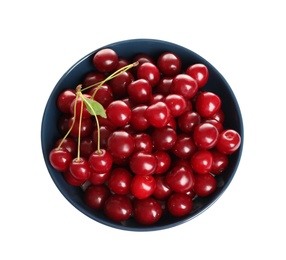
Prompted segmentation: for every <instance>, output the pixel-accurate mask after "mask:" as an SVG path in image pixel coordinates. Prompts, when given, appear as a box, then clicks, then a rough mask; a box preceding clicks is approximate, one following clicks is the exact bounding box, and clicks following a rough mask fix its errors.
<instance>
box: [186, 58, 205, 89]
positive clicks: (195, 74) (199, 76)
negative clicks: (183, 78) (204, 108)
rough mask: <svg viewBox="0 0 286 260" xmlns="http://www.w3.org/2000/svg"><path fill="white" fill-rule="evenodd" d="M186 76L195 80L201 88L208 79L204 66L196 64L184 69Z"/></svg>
mask: <svg viewBox="0 0 286 260" xmlns="http://www.w3.org/2000/svg"><path fill="white" fill-rule="evenodd" d="M186 74H188V75H189V76H191V77H192V78H193V79H195V80H196V82H197V84H198V87H199V88H202V87H203V86H204V85H205V84H206V83H207V81H208V79H209V71H208V68H207V66H206V65H204V64H201V63H196V64H193V65H191V66H189V67H188V68H187V69H186Z"/></svg>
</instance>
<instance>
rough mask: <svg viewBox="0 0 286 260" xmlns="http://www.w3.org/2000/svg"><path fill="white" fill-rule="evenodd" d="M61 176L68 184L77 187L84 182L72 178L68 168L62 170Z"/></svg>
mask: <svg viewBox="0 0 286 260" xmlns="http://www.w3.org/2000/svg"><path fill="white" fill-rule="evenodd" d="M63 176H64V178H65V180H66V182H67V183H68V184H70V185H72V186H75V187H79V186H81V185H83V184H84V183H85V182H86V181H85V180H77V179H76V178H74V177H73V176H72V174H71V173H70V171H69V170H66V171H65V172H63Z"/></svg>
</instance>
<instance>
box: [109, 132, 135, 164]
mask: <svg viewBox="0 0 286 260" xmlns="http://www.w3.org/2000/svg"><path fill="white" fill-rule="evenodd" d="M134 148H135V142H134V140H133V137H132V136H131V135H130V134H129V133H127V132H126V131H122V130H118V131H114V132H113V133H112V134H111V135H110V136H109V138H108V140H107V149H108V151H109V152H110V154H111V155H112V156H113V157H117V158H121V159H124V158H127V157H129V156H130V155H131V154H132V152H133V150H134Z"/></svg>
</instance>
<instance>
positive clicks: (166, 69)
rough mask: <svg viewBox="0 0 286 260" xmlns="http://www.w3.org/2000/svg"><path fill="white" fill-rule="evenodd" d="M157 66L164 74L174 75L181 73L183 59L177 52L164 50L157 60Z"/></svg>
mask: <svg viewBox="0 0 286 260" xmlns="http://www.w3.org/2000/svg"><path fill="white" fill-rule="evenodd" d="M157 67H158V68H159V70H160V72H161V73H162V74H163V75H165V76H170V77H173V76H176V75H177V74H179V73H180V71H181V68H182V61H181V59H180V58H179V56H178V55H176V54H175V53H172V52H164V53H162V54H161V55H160V56H159V58H158V60H157Z"/></svg>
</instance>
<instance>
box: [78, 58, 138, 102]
mask: <svg viewBox="0 0 286 260" xmlns="http://www.w3.org/2000/svg"><path fill="white" fill-rule="evenodd" d="M138 65H139V62H138V61H136V62H133V63H131V64H128V65H126V66H124V67H122V68H120V69H118V70H116V71H115V72H113V73H112V74H110V75H109V76H108V77H107V78H106V79H104V80H102V81H100V82H97V83H95V84H92V85H90V86H88V87H86V88H84V89H82V91H85V90H87V89H90V88H93V87H96V86H97V87H96V89H95V90H94V92H93V94H92V97H91V98H92V99H93V98H94V96H95V94H96V92H97V91H98V90H99V89H100V87H101V86H102V85H103V84H104V83H105V82H107V81H109V80H111V79H113V78H116V77H117V76H119V75H120V74H122V73H123V72H126V71H127V70H129V69H131V68H133V67H136V66H138Z"/></svg>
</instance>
